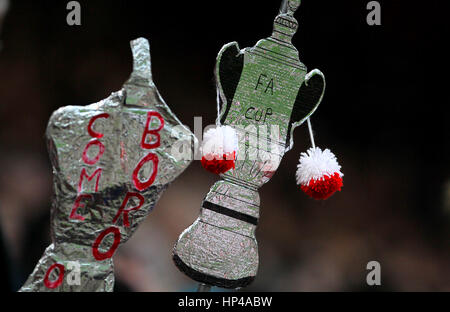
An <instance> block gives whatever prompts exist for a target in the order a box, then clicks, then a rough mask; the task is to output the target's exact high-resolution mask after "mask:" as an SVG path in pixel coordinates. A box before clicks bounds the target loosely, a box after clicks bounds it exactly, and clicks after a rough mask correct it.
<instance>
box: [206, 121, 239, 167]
mask: <svg viewBox="0 0 450 312" xmlns="http://www.w3.org/2000/svg"><path fill="white" fill-rule="evenodd" d="M237 149H238V138H237V134H236V131H235V130H234V129H233V128H232V127H230V126H218V127H216V128H214V129H209V130H208V131H206V132H205V134H204V136H203V144H202V160H201V162H202V166H203V168H205V169H206V170H208V171H210V172H213V173H216V174H221V173H225V172H227V171H228V170H230V169H231V168H233V169H234V166H235V160H236V153H237Z"/></svg>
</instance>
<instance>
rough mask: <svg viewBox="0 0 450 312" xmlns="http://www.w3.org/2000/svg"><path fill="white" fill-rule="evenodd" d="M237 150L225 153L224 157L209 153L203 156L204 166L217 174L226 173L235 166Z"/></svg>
mask: <svg viewBox="0 0 450 312" xmlns="http://www.w3.org/2000/svg"><path fill="white" fill-rule="evenodd" d="M235 160H236V152H233V153H228V154H223V158H221V157H220V156H219V157H217V156H214V155H211V154H208V155H207V156H203V157H202V160H201V162H202V166H203V168H205V169H206V170H208V171H209V172H212V173H215V174H221V173H225V172H227V171H228V170H230V169H231V168H233V169H234V168H235V167H234V166H235Z"/></svg>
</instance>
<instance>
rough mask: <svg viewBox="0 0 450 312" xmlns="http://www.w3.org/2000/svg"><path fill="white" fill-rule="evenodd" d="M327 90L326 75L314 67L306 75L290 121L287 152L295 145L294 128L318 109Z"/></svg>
mask: <svg viewBox="0 0 450 312" xmlns="http://www.w3.org/2000/svg"><path fill="white" fill-rule="evenodd" d="M324 92H325V76H324V75H323V73H322V72H321V71H320V70H318V69H313V70H312V71H310V72H309V73H308V74H306V76H305V80H304V81H303V83H302V85H301V87H300V89H299V91H298V93H297V97H296V99H295V103H294V109H293V111H292V115H291V119H290V121H289V126H288V131H287V139H286V152H287V151H289V150H290V149H291V148H292V147H293V146H294V140H293V133H294V129H295V128H297V127H298V126H300V125H301V124H302V123H304V122H305V120H306V119H308V118H309V117H310V116H311V115H312V114H313V113H314V112H315V110H316V109H317V107H318V106H319V104H320V102H321V101H322V98H323V94H324Z"/></svg>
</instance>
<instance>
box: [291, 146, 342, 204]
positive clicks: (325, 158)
mask: <svg viewBox="0 0 450 312" xmlns="http://www.w3.org/2000/svg"><path fill="white" fill-rule="evenodd" d="M297 168H298V169H297V172H296V177H297V184H300V188H301V189H302V190H303V191H304V192H305V193H306V194H307V195H308V196H310V197H312V198H314V199H327V198H328V197H330V196H331V195H333V194H334V193H335V192H336V191H340V190H341V188H342V186H343V182H342V177H343V176H344V174H343V173H342V172H341V171H340V169H341V166H340V165H339V164H338V162H337V159H336V156H335V155H334V154H333V153H332V152H331V151H330V150H329V149H325V150H324V151H322V150H321V149H320V148H318V147H312V148H310V149H309V150H308V151H307V152H306V153H302V154H301V155H300V163H299V164H298V165H297Z"/></svg>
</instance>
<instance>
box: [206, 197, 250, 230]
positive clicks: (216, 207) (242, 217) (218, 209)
mask: <svg viewBox="0 0 450 312" xmlns="http://www.w3.org/2000/svg"><path fill="white" fill-rule="evenodd" d="M202 207H203V208H206V209H209V210H212V211H214V212H217V213H220V214H223V215H226V216H228V217H232V218H235V219H238V220H241V221H244V222H247V223H250V224H253V225H258V218H255V217H252V216H249V215H248V214H245V213H242V212H239V211H235V210H232V209H229V208H226V207H223V206H219V205H217V204H214V203H211V202H209V201H204V202H203V205H202Z"/></svg>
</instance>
